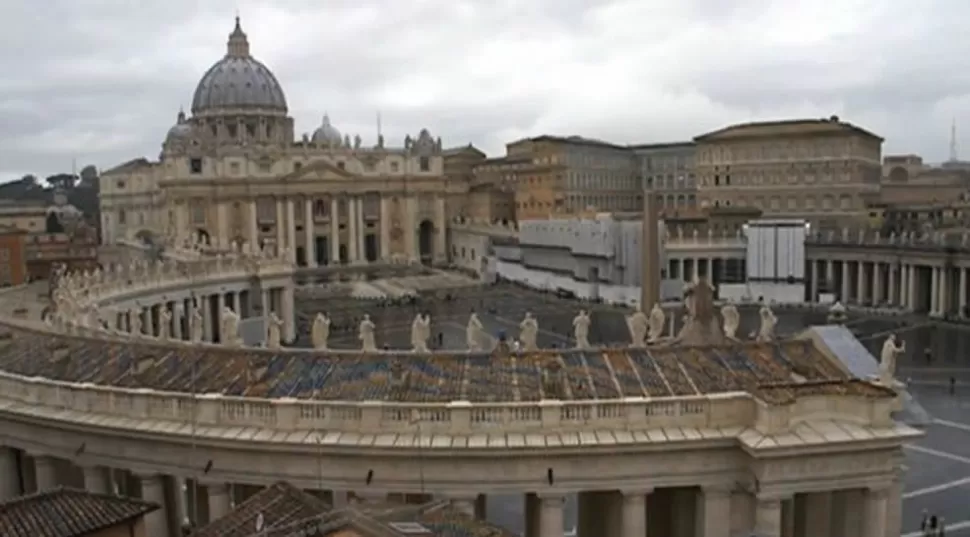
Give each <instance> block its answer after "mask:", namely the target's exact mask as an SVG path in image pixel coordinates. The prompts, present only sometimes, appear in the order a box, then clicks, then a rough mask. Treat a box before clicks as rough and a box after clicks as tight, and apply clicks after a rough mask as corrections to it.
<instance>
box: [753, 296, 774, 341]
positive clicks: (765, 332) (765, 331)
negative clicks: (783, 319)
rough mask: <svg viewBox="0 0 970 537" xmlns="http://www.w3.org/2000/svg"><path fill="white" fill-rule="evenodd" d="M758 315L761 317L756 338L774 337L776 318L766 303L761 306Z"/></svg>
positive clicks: (768, 339) (765, 339)
mask: <svg viewBox="0 0 970 537" xmlns="http://www.w3.org/2000/svg"><path fill="white" fill-rule="evenodd" d="M758 315H759V316H760V317H761V327H760V328H758V337H757V340H758V341H762V342H764V341H771V340H772V339H774V338H775V325H776V324H778V318H777V317H775V314H774V312H772V311H771V308H769V307H768V305H767V304H764V305H762V306H761V310H759V311H758Z"/></svg>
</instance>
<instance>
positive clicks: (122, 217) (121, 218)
mask: <svg viewBox="0 0 970 537" xmlns="http://www.w3.org/2000/svg"><path fill="white" fill-rule="evenodd" d="M118 223H119V224H121V225H125V210H124V209H119V210H118Z"/></svg>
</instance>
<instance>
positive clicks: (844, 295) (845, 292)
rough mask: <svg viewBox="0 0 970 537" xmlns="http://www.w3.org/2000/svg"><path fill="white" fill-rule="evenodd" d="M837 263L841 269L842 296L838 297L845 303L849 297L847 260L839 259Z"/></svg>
mask: <svg viewBox="0 0 970 537" xmlns="http://www.w3.org/2000/svg"><path fill="white" fill-rule="evenodd" d="M839 265H840V266H841V270H842V296H841V297H839V299H840V300H841V301H842V303H843V304H847V303H848V302H849V299H850V298H851V297H850V296H849V262H848V261H840V262H839Z"/></svg>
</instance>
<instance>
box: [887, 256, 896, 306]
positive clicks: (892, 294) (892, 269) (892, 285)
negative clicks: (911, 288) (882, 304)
mask: <svg viewBox="0 0 970 537" xmlns="http://www.w3.org/2000/svg"><path fill="white" fill-rule="evenodd" d="M897 269H898V267H897V266H896V265H893V264H892V263H890V264H889V271H888V272H889V274H888V275H887V276H888V279H889V286H888V289H886V291H887V293H886V301H888V302H889V304H890V305H891V306H898V305H899V289H897V285H896V270H897Z"/></svg>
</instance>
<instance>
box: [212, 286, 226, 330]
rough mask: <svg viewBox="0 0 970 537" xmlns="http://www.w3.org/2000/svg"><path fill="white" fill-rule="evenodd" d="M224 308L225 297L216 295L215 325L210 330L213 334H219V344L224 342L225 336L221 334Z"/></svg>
mask: <svg viewBox="0 0 970 537" xmlns="http://www.w3.org/2000/svg"><path fill="white" fill-rule="evenodd" d="M225 308H226V295H224V294H222V293H221V292H220V293H218V294H217V295H216V324H215V326H214V327H213V328H212V332H213V333H215V332H218V333H219V342H220V343H225V342H226V334H223V333H222V321H223V316H222V312H223V310H224V309H225Z"/></svg>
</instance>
